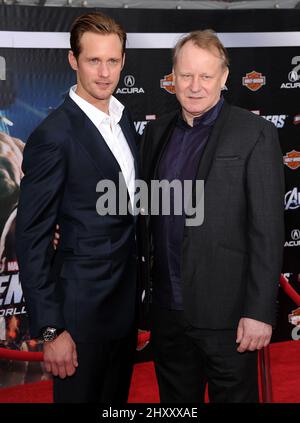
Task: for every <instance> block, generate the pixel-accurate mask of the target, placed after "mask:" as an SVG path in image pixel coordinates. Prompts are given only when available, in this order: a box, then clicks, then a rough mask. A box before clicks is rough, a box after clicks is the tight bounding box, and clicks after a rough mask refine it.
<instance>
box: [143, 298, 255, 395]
mask: <svg viewBox="0 0 300 423" xmlns="http://www.w3.org/2000/svg"><path fill="white" fill-rule="evenodd" d="M151 314H152V318H151V320H152V322H151V344H152V348H153V354H154V363H155V371H156V376H157V380H158V385H159V393H160V400H161V402H168V403H180V402H183V403H191V402H192V403H200V402H204V393H205V385H206V383H207V384H208V394H209V400H210V402H218V403H225V402H226V403H228V402H229V403H230V402H232V403H234V402H236V403H249V402H250V403H251V402H252V403H255V402H258V381H257V352H256V351H255V352H245V353H239V352H237V350H236V349H237V344H236V342H235V340H236V330H208V329H198V328H194V327H192V326H191V325H189V323H188V322H187V321H186V320H185V318H184V316H183V311H176V310H165V309H161V308H159V307H157V306H153V308H152V313H151Z"/></svg>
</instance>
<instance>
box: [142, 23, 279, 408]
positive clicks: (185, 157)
mask: <svg viewBox="0 0 300 423" xmlns="http://www.w3.org/2000/svg"><path fill="white" fill-rule="evenodd" d="M228 73H229V71H228V56H227V52H226V50H225V48H224V46H223V45H222V44H221V42H220V41H219V39H218V38H217V36H216V35H215V33H214V32H213V31H210V30H205V31H195V32H193V33H190V34H188V35H187V36H185V37H184V38H182V39H181V40H180V41H179V42H178V43H177V45H176V47H175V49H174V56H173V74H174V78H175V90H176V96H177V98H178V100H179V103H180V105H181V110H180V111H179V112H178V111H177V112H174V113H170V114H168V115H166V116H165V117H162V118H161V119H159V120H157V121H155V122H153V124H152V123H151V124H150V125H148V126H147V129H146V133H145V136H144V140H143V146H142V147H143V149H142V170H143V175H144V178H145V179H146V181H147V182H149V183H150V181H151V180H167V181H169V182H170V183H171V182H172V181H173V180H179V181H181V182H184V181H185V180H192V181H193V182H195V181H197V180H204V183H205V186H204V222H203V224H202V225H196V226H187V224H186V221H187V218H186V216H185V214H182V215H176V214H175V213H174V214H171V215H169V216H167V215H159V216H151V218H150V225H149V229H150V231H151V236H152V237H153V259H154V267H153V276H152V277H153V305H152V326H151V330H152V332H151V340H152V347H153V351H154V359H155V368H156V373H157V377H158V384H159V391H160V398H161V401H162V402H200V401H203V400H204V390H205V384H206V382H208V390H209V398H210V401H211V402H256V401H258V388H257V350H259V349H261V348H263V347H265V346H267V345H268V343H269V342H270V338H271V334H272V325H273V324H274V321H275V310H276V293H277V286H278V281H279V276H280V271H281V260H282V248H283V239H284V230H283V227H284V226H283V197H284V181H283V166H282V154H281V150H280V146H279V142H278V136H277V132H276V129H275V127H274V125H272V124H271V123H269V122H267V121H265V120H264V119H262V118H260V117H257V116H255V115H254V114H252V113H250V112H248V111H246V110H242V109H240V108H238V107H233V106H230V105H228V104H227V103H226V102H225V100H224V99H223V98H222V96H221V91H222V89H223V87H224V85H225V83H226V79H227V76H228ZM194 193H195V192H194ZM194 193H193V195H194ZM199 200H200V201H199ZM202 200H203V199H197V198H196V203H197V201H199V203H198V204H199V205H200V204H201V201H202ZM171 209H172V208H171ZM189 220H191V219H190V218H189Z"/></svg>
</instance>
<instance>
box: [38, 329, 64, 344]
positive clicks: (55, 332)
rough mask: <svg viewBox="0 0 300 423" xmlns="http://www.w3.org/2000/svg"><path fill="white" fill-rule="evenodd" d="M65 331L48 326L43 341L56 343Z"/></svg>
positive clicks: (44, 330) (43, 332)
mask: <svg viewBox="0 0 300 423" xmlns="http://www.w3.org/2000/svg"><path fill="white" fill-rule="evenodd" d="M64 330H65V329H63V328H61V329H57V328H53V327H51V326H47V327H46V328H44V329H43V330H42V336H41V338H42V341H44V342H51V341H54V339H56V338H57V337H58V336H59V335H60V334H61V333H62V332H63V331H64Z"/></svg>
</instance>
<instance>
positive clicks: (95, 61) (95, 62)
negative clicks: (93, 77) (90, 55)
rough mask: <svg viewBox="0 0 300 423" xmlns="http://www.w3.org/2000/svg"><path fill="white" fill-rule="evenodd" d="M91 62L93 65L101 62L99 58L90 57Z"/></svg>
mask: <svg viewBox="0 0 300 423" xmlns="http://www.w3.org/2000/svg"><path fill="white" fill-rule="evenodd" d="M90 63H92V64H93V65H96V64H97V63H99V60H98V59H90Z"/></svg>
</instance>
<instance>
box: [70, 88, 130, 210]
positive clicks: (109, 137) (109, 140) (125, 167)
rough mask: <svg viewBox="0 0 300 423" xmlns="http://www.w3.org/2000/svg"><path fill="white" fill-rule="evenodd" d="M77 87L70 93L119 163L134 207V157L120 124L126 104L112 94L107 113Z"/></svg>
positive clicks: (71, 89)
mask: <svg viewBox="0 0 300 423" xmlns="http://www.w3.org/2000/svg"><path fill="white" fill-rule="evenodd" d="M76 88H77V85H74V86H73V87H71V88H70V92H69V95H70V97H71V99H72V100H73V101H74V102H75V103H76V104H77V105H78V107H80V109H81V110H82V111H83V112H84V113H85V114H86V115H87V117H88V118H89V119H90V120H91V121H92V122H93V124H94V125H95V126H96V128H97V129H98V131H99V132H100V134H101V135H102V137H103V138H104V140H105V142H106V144H107V146H108V147H109V149H110V151H111V152H112V154H113V155H114V157H115V159H116V160H117V162H118V163H119V166H120V168H121V171H122V174H123V176H124V179H125V183H126V186H127V189H128V193H129V198H130V202H131V207H132V208H133V205H134V193H135V170H134V158H133V156H132V153H131V150H130V147H129V145H128V143H127V141H126V138H125V136H124V134H123V132H122V129H121V126H120V125H119V122H120V120H121V118H122V113H123V110H124V106H123V104H121V103H120V102H119V101H118V100H117V99H116V98H115V97H113V96H111V97H110V100H109V105H108V110H109V115H107V114H106V113H104V112H102V111H101V110H99V109H97V107H95V106H93V105H92V104H91V103H89V102H88V101H86V100H84V99H83V98H82V97H80V96H79V95H78V94H76V92H75V91H76Z"/></svg>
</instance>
